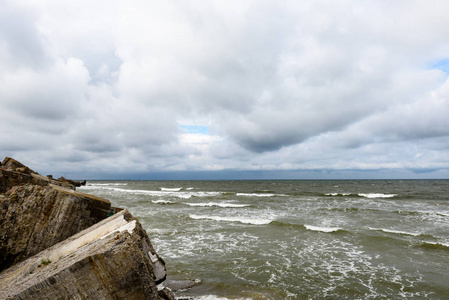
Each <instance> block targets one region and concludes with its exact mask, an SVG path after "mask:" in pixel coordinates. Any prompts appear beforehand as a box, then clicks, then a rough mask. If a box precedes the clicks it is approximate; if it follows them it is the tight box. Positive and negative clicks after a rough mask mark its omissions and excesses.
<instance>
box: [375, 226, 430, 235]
mask: <svg viewBox="0 0 449 300" xmlns="http://www.w3.org/2000/svg"><path fill="white" fill-rule="evenodd" d="M369 229H370V230H375V231H383V232H386V233H394V234H402V235H412V236H419V235H421V233H415V232H407V231H400V230H393V229H383V228H372V227H369Z"/></svg>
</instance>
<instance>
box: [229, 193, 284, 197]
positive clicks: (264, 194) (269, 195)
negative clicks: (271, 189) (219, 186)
mask: <svg viewBox="0 0 449 300" xmlns="http://www.w3.org/2000/svg"><path fill="white" fill-rule="evenodd" d="M236 195H237V196H245V197H273V196H279V195H276V194H267V193H237V194H236Z"/></svg>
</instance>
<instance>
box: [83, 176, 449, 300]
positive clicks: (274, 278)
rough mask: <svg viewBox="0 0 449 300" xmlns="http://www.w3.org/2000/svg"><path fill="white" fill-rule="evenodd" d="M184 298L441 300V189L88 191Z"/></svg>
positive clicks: (370, 183)
mask: <svg viewBox="0 0 449 300" xmlns="http://www.w3.org/2000/svg"><path fill="white" fill-rule="evenodd" d="M79 190H80V191H83V192H87V193H90V194H94V195H98V196H101V197H104V198H107V199H109V200H110V201H111V202H112V204H113V205H114V206H119V207H126V208H127V209H128V210H129V211H130V212H131V213H132V214H133V215H134V216H135V217H137V218H138V219H139V220H140V222H141V223H142V225H143V227H144V228H145V229H146V230H147V232H148V235H149V237H150V239H151V241H152V243H153V246H154V247H155V248H156V250H157V252H158V253H159V255H160V256H162V257H163V258H164V260H165V261H166V264H167V270H168V273H169V277H171V279H176V280H184V279H189V280H197V281H201V284H200V285H198V286H196V287H193V288H191V289H188V290H185V291H177V292H176V295H177V296H178V297H193V298H195V299H402V298H407V299H408V298H418V299H447V298H448V297H449V181H448V180H417V181H413V180H404V181H401V180H391V181H388V180H366V181H365V180H360V181H354V180H342V181H331V180H322V181H314V180H310V181H308V180H303V181H292V180H285V181H284V180H276V181H268V180H266V181H91V182H88V184H87V186H85V187H82V188H80V189H79Z"/></svg>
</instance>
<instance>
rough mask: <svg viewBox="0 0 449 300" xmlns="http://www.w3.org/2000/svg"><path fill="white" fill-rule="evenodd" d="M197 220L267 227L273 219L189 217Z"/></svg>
mask: <svg viewBox="0 0 449 300" xmlns="http://www.w3.org/2000/svg"><path fill="white" fill-rule="evenodd" d="M189 217H190V218H192V219H195V220H213V221H225V222H240V223H243V224H252V225H265V224H270V223H271V221H273V220H271V219H252V218H244V217H220V216H199V215H190V216H189Z"/></svg>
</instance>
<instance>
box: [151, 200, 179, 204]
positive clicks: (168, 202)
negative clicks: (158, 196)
mask: <svg viewBox="0 0 449 300" xmlns="http://www.w3.org/2000/svg"><path fill="white" fill-rule="evenodd" d="M151 202H153V203H154V204H172V203H175V202H173V201H168V200H152V201H151Z"/></svg>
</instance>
